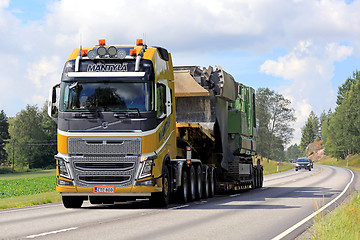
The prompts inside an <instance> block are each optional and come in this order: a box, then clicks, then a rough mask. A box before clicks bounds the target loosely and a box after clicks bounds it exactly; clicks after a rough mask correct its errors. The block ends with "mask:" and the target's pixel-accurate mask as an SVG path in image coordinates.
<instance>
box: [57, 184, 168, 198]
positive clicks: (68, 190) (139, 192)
mask: <svg viewBox="0 0 360 240" xmlns="http://www.w3.org/2000/svg"><path fill="white" fill-rule="evenodd" d="M93 190H94V188H93V187H76V186H56V191H57V192H59V193H61V194H62V195H67V196H124V197H125V196H126V197H149V196H151V193H154V192H161V191H162V187H160V186H157V185H155V186H133V187H115V193H112V194H105V193H100V194H99V193H94V191H93Z"/></svg>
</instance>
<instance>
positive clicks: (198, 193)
mask: <svg viewBox="0 0 360 240" xmlns="http://www.w3.org/2000/svg"><path fill="white" fill-rule="evenodd" d="M202 194H203V184H202V170H201V166H200V165H198V166H197V167H196V198H195V199H196V200H200V199H201V198H202Z"/></svg>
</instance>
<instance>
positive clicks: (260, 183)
mask: <svg viewBox="0 0 360 240" xmlns="http://www.w3.org/2000/svg"><path fill="white" fill-rule="evenodd" d="M263 184H264V171H263V170H262V169H260V182H259V188H262V187H263Z"/></svg>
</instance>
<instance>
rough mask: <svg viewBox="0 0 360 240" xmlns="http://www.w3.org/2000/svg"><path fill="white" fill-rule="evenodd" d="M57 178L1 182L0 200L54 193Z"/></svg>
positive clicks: (20, 179)
mask: <svg viewBox="0 0 360 240" xmlns="http://www.w3.org/2000/svg"><path fill="white" fill-rule="evenodd" d="M55 187H56V177H55V176H51V177H35V178H19V179H12V180H0V199H3V198H9V197H18V196H24V195H33V194H38V193H44V192H51V191H54V189H55Z"/></svg>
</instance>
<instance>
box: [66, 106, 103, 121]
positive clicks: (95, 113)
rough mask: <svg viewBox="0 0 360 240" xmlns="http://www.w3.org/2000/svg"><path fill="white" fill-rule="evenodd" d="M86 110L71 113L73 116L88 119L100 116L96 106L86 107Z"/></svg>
mask: <svg viewBox="0 0 360 240" xmlns="http://www.w3.org/2000/svg"><path fill="white" fill-rule="evenodd" d="M87 110H88V112H80V113H79V112H77V113H73V116H74V117H75V118H89V119H94V118H98V117H99V116H100V114H99V110H98V109H97V108H94V109H87Z"/></svg>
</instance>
